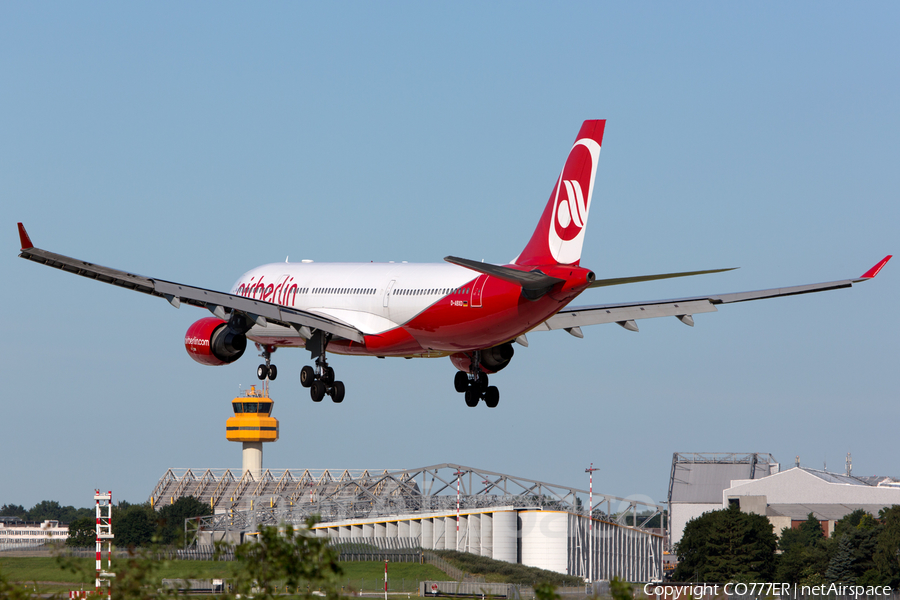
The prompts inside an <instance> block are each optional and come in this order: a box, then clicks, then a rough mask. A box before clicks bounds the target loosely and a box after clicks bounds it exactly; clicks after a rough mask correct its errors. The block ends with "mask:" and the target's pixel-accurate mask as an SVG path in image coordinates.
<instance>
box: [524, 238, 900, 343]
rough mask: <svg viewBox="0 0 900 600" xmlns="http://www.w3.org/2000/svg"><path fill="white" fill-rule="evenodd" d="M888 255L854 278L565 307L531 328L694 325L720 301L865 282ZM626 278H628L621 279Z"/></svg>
mask: <svg viewBox="0 0 900 600" xmlns="http://www.w3.org/2000/svg"><path fill="white" fill-rule="evenodd" d="M890 259H891V256H890V255H888V256H885V257H884V258H883V259H881V261H879V262H878V264H876V265H875V266H874V267H872V268H871V269H869V270H868V271H866V272H865V273H863V274H862V275H861V276H859V277H857V278H855V279H843V280H841V281H830V282H827V283H811V284H808V285H797V286H793V287H783V288H772V289H768V290H759V291H755V292H736V293H731V294H716V295H712V296H696V297H693V298H680V299H676V300H651V301H649V302H625V303H619V304H596V305H592V306H574V307H567V308H564V309H563V310H561V311H559V312H558V313H556V314H555V315H553V316H552V317H550V318H549V319H547V320H546V321H544V322H543V323H541V324H540V325H538V326H537V327H535V328H534V329H532V331H550V330H553V329H565V330H566V331H568V332H569V333H571V334H572V335H574V336H576V337H582V334H581V329H580V326H582V325H599V324H601V323H617V324H618V325H621V326H622V327H624V328H625V329H628V330H630V331H637V330H638V326H637V324H636V323H635V321H636V320H638V319H650V318H653V317H677V318H678V319H679V320H680V321H681V322H682V323H684V324H686V325H691V326H693V325H694V319H693V318H692V315H695V314H697V313H705V312H716V311H717V309H716V306H718V305H719V304H731V303H734V302H747V301H749V300H762V299H764V298H777V297H779V296H796V295H798V294H811V293H813V292H824V291H827V290H839V289H841V288H848V287H850V286H852V285H853V284H854V283H860V282H863V281H868V280H870V279H872V278H873V277H875V276H876V275H877V274H878V272H879V271H881V269H882V268H883V267H884V265H886V264H887V262H888V261H889V260H890ZM623 279H627V278H623Z"/></svg>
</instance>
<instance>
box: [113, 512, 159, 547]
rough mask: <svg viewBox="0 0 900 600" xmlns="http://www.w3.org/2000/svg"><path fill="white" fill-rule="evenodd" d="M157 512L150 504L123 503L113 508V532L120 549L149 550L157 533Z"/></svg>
mask: <svg viewBox="0 0 900 600" xmlns="http://www.w3.org/2000/svg"><path fill="white" fill-rule="evenodd" d="M156 517H157V515H156V512H155V511H154V510H153V509H152V508H150V504H149V503H146V504H128V503H127V502H125V503H122V504H120V505H118V506H115V507H113V513H112V532H113V535H114V536H115V537H114V541H115V544H116V546H118V547H119V548H147V547H149V546H150V545H151V544H152V543H153V535H154V534H155V533H156V527H157V525H156Z"/></svg>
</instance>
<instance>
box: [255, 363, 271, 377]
mask: <svg viewBox="0 0 900 600" xmlns="http://www.w3.org/2000/svg"><path fill="white" fill-rule="evenodd" d="M256 376H257V377H259V380H260V381H262V380H263V379H265V378H266V377H268V376H269V367H267V366H266V365H259V366H258V367H256Z"/></svg>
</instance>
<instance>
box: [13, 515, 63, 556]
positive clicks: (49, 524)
mask: <svg viewBox="0 0 900 600" xmlns="http://www.w3.org/2000/svg"><path fill="white" fill-rule="evenodd" d="M68 537H69V526H68V525H62V524H60V522H59V521H43V522H40V523H38V522H36V521H35V522H32V521H27V522H26V521H23V520H21V519H19V518H16V517H2V518H0V548H3V549H15V548H26V547H33V546H40V545H42V544H46V543H47V542H50V541H52V542H60V541H62V542H64V541H66V539H67V538H68Z"/></svg>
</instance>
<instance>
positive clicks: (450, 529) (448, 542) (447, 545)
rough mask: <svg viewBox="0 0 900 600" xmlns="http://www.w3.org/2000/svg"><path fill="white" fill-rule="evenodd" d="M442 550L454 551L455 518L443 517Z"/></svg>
mask: <svg viewBox="0 0 900 600" xmlns="http://www.w3.org/2000/svg"><path fill="white" fill-rule="evenodd" d="M444 549H446V550H456V517H444Z"/></svg>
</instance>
